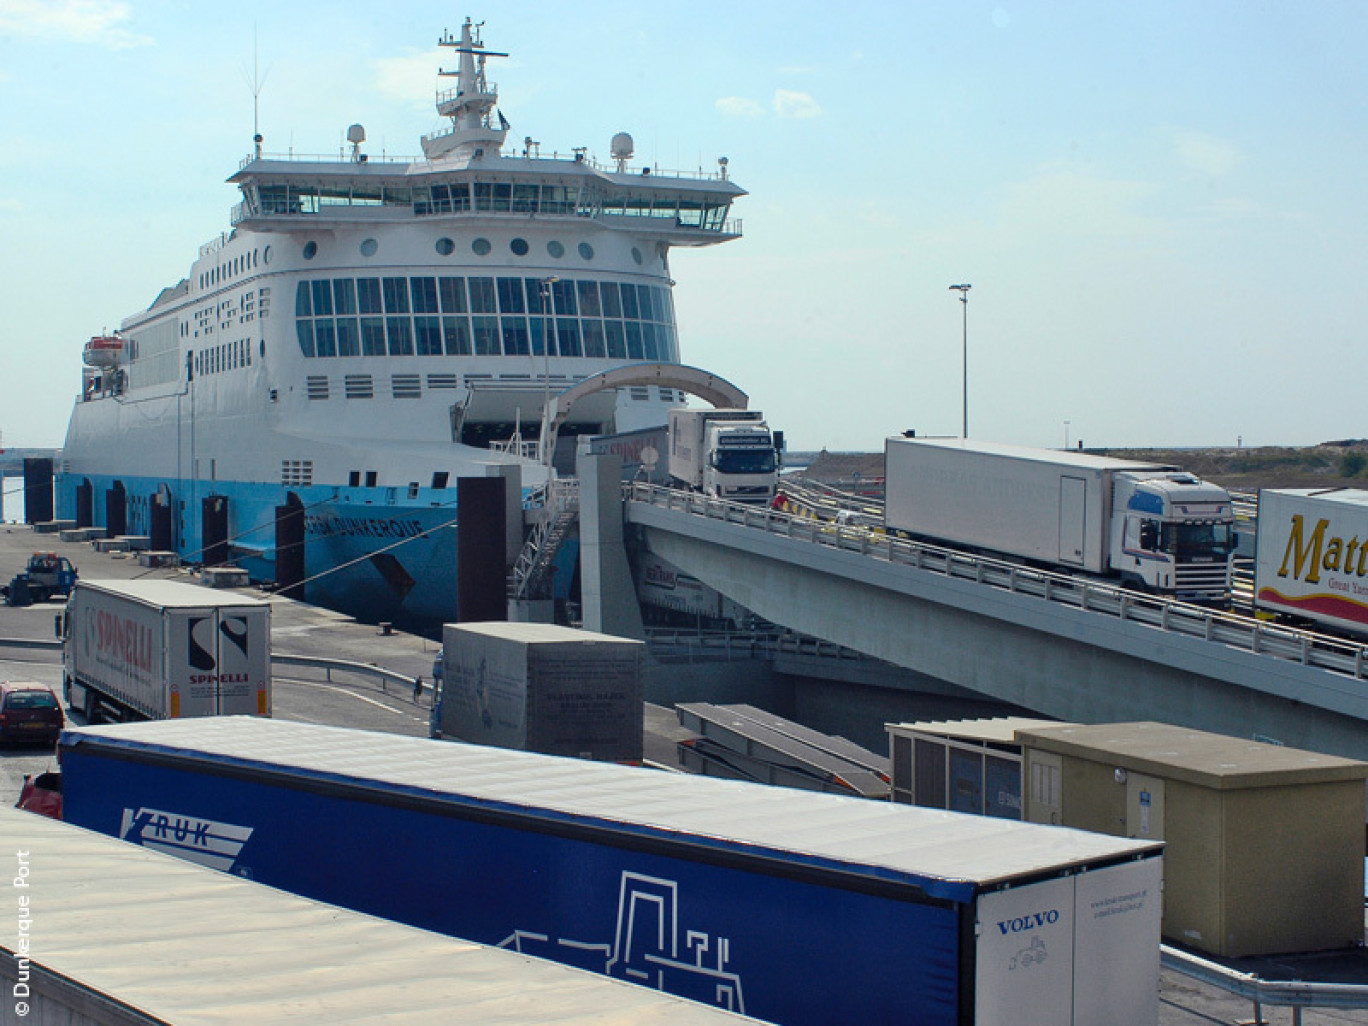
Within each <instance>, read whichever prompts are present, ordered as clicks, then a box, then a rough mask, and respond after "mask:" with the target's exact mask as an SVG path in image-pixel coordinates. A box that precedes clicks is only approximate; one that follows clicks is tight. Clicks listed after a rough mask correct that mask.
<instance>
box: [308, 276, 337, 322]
mask: <svg viewBox="0 0 1368 1026" xmlns="http://www.w3.org/2000/svg"><path fill="white" fill-rule="evenodd" d="M312 285H313V312H314V315H315V316H322V315H325V314H330V313H332V312H333V309H332V289H331V288H330V287H329V283H328V282H327V281H316V282H312Z"/></svg>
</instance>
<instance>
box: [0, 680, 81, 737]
mask: <svg viewBox="0 0 1368 1026" xmlns="http://www.w3.org/2000/svg"><path fill="white" fill-rule="evenodd" d="M65 724H66V717H65V716H63V715H62V703H61V702H59V701H57V696H56V695H54V694H53V693H52V688H50V687H48V686H47V685H46V684H38V683H35V682H34V681H28V680H16V681H3V682H0V741H45V742H47V743H48V744H52V743H53V742H55V741H56V740H57V735H58V734H59V733H61V731H62V727H63V726H64V725H65Z"/></svg>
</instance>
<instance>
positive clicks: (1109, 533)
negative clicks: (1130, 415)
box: [884, 438, 1236, 604]
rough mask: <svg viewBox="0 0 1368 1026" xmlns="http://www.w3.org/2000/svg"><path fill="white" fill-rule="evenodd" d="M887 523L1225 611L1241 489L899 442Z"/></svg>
mask: <svg viewBox="0 0 1368 1026" xmlns="http://www.w3.org/2000/svg"><path fill="white" fill-rule="evenodd" d="M884 458H885V468H884V473H885V479H886V480H885V484H886V489H887V492H886V494H887V498H886V503H885V507H884V522H885V526H887V527H889V528H892V529H895V530H898V531H903V532H906V533H908V534H911V535H913V536H915V537H919V538H924V539H928V540H930V541H934V542H941V543H945V544H949V545H952V546H957V547H960V548H966V549H970V550H973V551H978V552H984V553H990V554H1001V555H1005V556H1009V557H1015V558H1019V559H1025V560H1027V561H1029V562H1031V563H1034V564H1036V565H1040V566H1045V567H1047V568H1051V569H1059V570H1063V571H1067V572H1077V571H1083V572H1086V573H1091V574H1097V575H1099V576H1106V577H1112V578H1115V579H1119V580H1120V581H1121V582H1123V583H1124V584H1127V585H1130V586H1134V587H1136V588H1139V589H1142V590H1144V591H1148V592H1153V593H1156V594H1161V595H1170V596H1174V597H1177V598H1180V599H1184V600H1187V601H1192V602H1201V603H1207V604H1225V603H1226V602H1228V601H1229V597H1230V571H1231V563H1232V560H1233V557H1234V549H1235V541H1236V539H1235V532H1234V523H1235V517H1234V511H1233V509H1232V506H1231V501H1230V494H1229V493H1228V492H1227V491H1226V490H1225V489H1224V488H1221V487H1220V486H1219V485H1215V484H1211V483H1210V482H1207V481H1203V480H1201V479H1200V478H1197V477H1194V476H1193V475H1192V474H1189V473H1186V472H1184V471H1182V470H1179V469H1177V468H1175V467H1169V466H1162V465H1155V464H1147V463H1139V462H1135V461H1132V460H1122V459H1114V458H1110V457H1103V456H1092V455H1089V454H1087V453H1082V452H1061V451H1058V450H1054V449H1031V448H1027V447H1024V446H1013V445H999V444H994V443H989V442H978V441H970V440H968V439H963V438H950V439H932V438H925V439H923V438H890V439H888V440H887V443H886V445H885V449H884Z"/></svg>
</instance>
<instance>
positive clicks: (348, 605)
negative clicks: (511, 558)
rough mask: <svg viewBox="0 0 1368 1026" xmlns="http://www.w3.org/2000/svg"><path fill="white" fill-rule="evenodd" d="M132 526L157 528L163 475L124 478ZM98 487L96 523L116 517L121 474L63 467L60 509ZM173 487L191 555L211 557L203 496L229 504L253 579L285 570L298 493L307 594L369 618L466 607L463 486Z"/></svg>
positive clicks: (71, 512) (175, 535)
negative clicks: (460, 584)
mask: <svg viewBox="0 0 1368 1026" xmlns="http://www.w3.org/2000/svg"><path fill="white" fill-rule="evenodd" d="M118 480H119V481H120V482H121V483H122V486H123V491H124V494H125V496H126V497H127V500H126V509H127V533H128V534H132V535H151V534H152V533H153V532H152V523H151V512H150V509H151V505H152V502H153V496H155V495H156V494H157V490H158V487H159V485H161V484H162V482H161V481H160V480H157V479H152V478H129V477H126V476H124V477H120V478H119V479H118ZM87 481H88V482H89V483H90V488H91V496H92V501H91V508H90V510H89V512H90V514H91V517H90V519H91V521H92V525H93V526H97V527H108V526H109V525H108V523H107V519H106V504H105V495H106V493H108V492H109V491H111V490H113V489H114V488H115V484H116V481H115V479H114V478H113V477H112V476H105V477H101V476H95V475H81V476H80V478H79V480H77V479H76V477H75V475H58V477H57V482H56V493H57V516H58V517H59V518H63V519H71V520H76V519H78V505H79V499H78V494H77V489H78V486H79V485H81V484H84V483H85V482H87ZM174 484H175V485H177V486H178V487H179V489H180V492H179V495H180V496H184V498H183V499H182V498H179V497H177V496H175V494H174V493H173V499H174V507H173V516H172V524H171V527H172V547H173V548H174V550H175V551H176V552H177V553H179V555H180V556H181V558H182V560H184V561H185V562H187V563H200V562H202V561H203V549H204V536H203V524H202V522H201V517H200V504H201V500H203V499H205V498H207V497H209V496H223V497H224V498H226V500H227V506H228V514H227V515H228V545H229V553H230V558H231V561H232V562H233V563H234V564H235V565H237V566H240V567H242V568H243V569H245V570H247V572H248V574H249V575H250V577H251V578H252V580H253V581H258V582H268V581H274V580H276V532H275V522H276V507H277V506H281V505H284V504H285V503H286V501H287V499H288V498H289V496H295V497H297V498H298V500H299V501H300V502H301V503H302V504H303V507H304V532H305V537H304V572H305V579H306V580H305V586H304V599H305V601H307V602H310V603H313V604H316V605H321V606H325V607H327V608H329V609H335V610H337V611H339V612H342V613H346V614H348V615H350V616H354V617H356V618H357V619H359V620H363V621H366V622H369V623H379V622H383V621H388V622H393V623H395V624H400V625H404V626H408V627H414V628H418V629H433V628H435V627H437V626H438V625H440V624H442V623H448V622H452V621H454V620H456V619H457V617H458V609H457V599H456V595H457V576H456V575H457V562H456V552H457V514H456V491H455V489H454V488H453V489H442V490H433V489H419V493H418V495H417V496H414V497H412V498H409V497H408V495H407V493H405V496H404V501H403V502H400V501H399V500H398V497H397V496H396V489H394V488H336V487H332V486H313V487H295V488H289V489H287V488H284V487H282V486H280V485H269V484H260V483H251V482H233V481H195V482H191V481H181V482H174Z"/></svg>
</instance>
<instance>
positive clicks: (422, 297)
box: [409, 278, 437, 314]
mask: <svg viewBox="0 0 1368 1026" xmlns="http://www.w3.org/2000/svg"><path fill="white" fill-rule="evenodd" d="M409 288H410V289H411V290H412V292H413V312H414V313H421V314H427V313H434V314H435V313H436V312H437V279H436V278H410V279H409Z"/></svg>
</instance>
